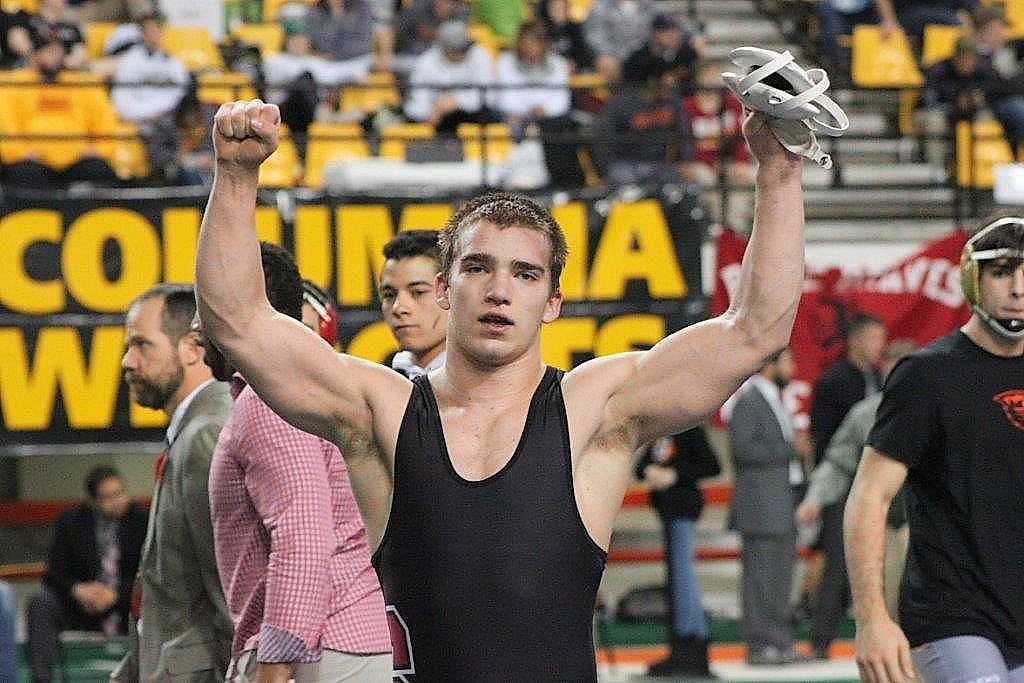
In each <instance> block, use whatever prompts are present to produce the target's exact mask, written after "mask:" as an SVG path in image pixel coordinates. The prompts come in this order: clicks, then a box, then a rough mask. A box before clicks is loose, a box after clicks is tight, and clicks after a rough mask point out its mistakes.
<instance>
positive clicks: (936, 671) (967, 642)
mask: <svg viewBox="0 0 1024 683" xmlns="http://www.w3.org/2000/svg"><path fill="white" fill-rule="evenodd" d="M910 654H911V656H912V657H913V658H914V666H915V667H917V674H918V676H920V677H921V680H923V681H924V682H925V683H1024V665H1021V666H1018V667H1017V668H1015V669H1013V670H1009V669H1007V668H1006V661H1005V660H1004V659H1003V655H1002V653H1001V652H999V648H998V647H996V645H995V643H993V642H992V641H991V640H989V639H988V638H982V637H981V636H955V637H953V638H943V639H941V640H933V641H932V642H930V643H925V644H924V645H920V646H918V647H915V648H914V649H913V650H911V652H910Z"/></svg>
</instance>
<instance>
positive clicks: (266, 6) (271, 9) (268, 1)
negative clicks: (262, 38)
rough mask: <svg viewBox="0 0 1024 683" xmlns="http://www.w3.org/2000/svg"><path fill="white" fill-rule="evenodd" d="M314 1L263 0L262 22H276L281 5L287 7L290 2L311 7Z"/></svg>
mask: <svg viewBox="0 0 1024 683" xmlns="http://www.w3.org/2000/svg"><path fill="white" fill-rule="evenodd" d="M314 1H315V0H263V21H267V22H269V21H277V13H278V12H279V11H280V10H281V6H282V5H287V4H288V3H290V2H305V3H306V4H307V5H312V4H313V2H314Z"/></svg>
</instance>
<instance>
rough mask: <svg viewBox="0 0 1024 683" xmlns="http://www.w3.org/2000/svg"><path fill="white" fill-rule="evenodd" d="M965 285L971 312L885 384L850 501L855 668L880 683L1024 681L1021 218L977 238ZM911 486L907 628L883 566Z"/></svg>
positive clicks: (904, 606)
mask: <svg viewBox="0 0 1024 683" xmlns="http://www.w3.org/2000/svg"><path fill="white" fill-rule="evenodd" d="M961 282H962V285H963V290H964V296H965V297H966V299H967V300H968V301H969V302H970V304H971V307H972V311H973V315H972V316H971V318H970V320H969V321H968V322H967V323H966V324H965V325H964V326H963V327H962V328H960V329H959V330H957V331H955V332H953V333H951V334H949V335H947V336H945V337H943V338H941V339H939V340H937V341H935V342H933V343H931V344H929V345H928V346H926V347H925V348H923V349H921V350H920V351H919V352H917V353H915V354H914V355H912V356H910V357H909V358H908V359H906V360H904V361H903V362H902V363H900V364H899V365H898V366H897V367H896V368H895V369H894V370H893V372H892V374H891V375H890V376H889V378H888V380H887V382H886V386H885V391H884V396H883V399H882V403H881V405H880V406H879V408H878V413H877V416H876V420H875V425H874V427H873V429H872V431H871V434H870V436H869V437H868V446H867V447H866V448H865V450H864V456H863V458H862V460H861V464H860V468H859V471H858V473H857V477H856V479H855V481H854V484H853V488H852V489H851V492H850V498H849V502H848V504H847V506H846V520H845V522H846V558H847V564H848V567H849V574H850V585H851V588H852V590H853V600H854V608H855V612H856V615H855V616H856V620H857V641H856V645H857V665H858V667H859V668H860V672H861V676H862V677H863V679H864V680H866V681H870V682H872V683H874V682H880V683H884V682H888V681H900V680H904V679H906V678H910V677H911V676H912V675H913V674H914V668H915V666H916V668H917V670H918V673H919V674H920V676H921V678H922V679H924V680H925V681H950V680H958V681H959V680H963V681H1024V582H1022V581H1021V576H1020V571H1021V567H1024V496H1022V495H1021V492H1022V491H1024V457H1022V456H1024V218H1020V217H1004V218H999V219H996V220H994V221H992V222H990V223H988V224H987V225H986V226H985V227H984V228H982V229H981V230H980V231H978V232H977V233H976V234H975V235H974V237H972V238H971V239H970V240H968V242H967V245H966V246H965V247H964V252H963V257H962V259H961ZM904 479H906V482H907V492H908V516H909V523H910V548H909V551H908V556H907V567H906V573H905V575H904V577H903V582H902V584H901V590H900V602H899V617H900V625H901V626H902V628H903V630H902V631H901V630H900V626H897V625H896V623H895V622H894V621H893V619H892V617H891V616H890V615H889V614H888V613H887V612H886V609H885V602H884V599H883V592H882V567H883V561H884V554H885V553H884V549H883V543H884V537H885V531H884V530H885V514H886V510H887V509H888V507H889V501H890V500H891V499H892V497H893V495H894V494H895V493H896V491H897V490H898V489H899V487H900V485H901V484H902V483H903V482H904ZM911 647H912V648H913V652H911Z"/></svg>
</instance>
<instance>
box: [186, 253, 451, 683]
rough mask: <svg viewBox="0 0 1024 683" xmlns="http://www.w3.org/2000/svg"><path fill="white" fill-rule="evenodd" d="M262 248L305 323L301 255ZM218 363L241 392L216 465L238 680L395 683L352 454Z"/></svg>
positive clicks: (269, 277) (273, 285)
mask: <svg viewBox="0 0 1024 683" xmlns="http://www.w3.org/2000/svg"><path fill="white" fill-rule="evenodd" d="M260 251H261V256H262V263H263V274H264V278H263V279H264V282H265V285H266V292H267V297H268V298H269V300H270V302H271V305H272V306H274V308H275V309H276V310H277V311H278V312H279V313H280V314H282V315H286V316H290V317H292V318H295V319H299V318H300V317H301V315H302V298H303V286H302V278H301V277H300V276H299V270H298V268H297V267H296V266H295V262H294V261H293V260H292V257H291V254H289V253H288V252H286V251H285V250H284V249H281V248H280V247H277V246H274V245H272V244H268V243H266V242H263V243H261V244H260ZM432 303H433V302H432ZM434 305H435V306H437V304H436V303H435V304H434ZM197 322H198V320H197ZM203 346H204V348H205V349H206V356H213V355H220V354H219V352H218V351H217V350H216V349H215V348H211V346H210V344H209V342H207V341H205V340H204V341H203ZM204 357H205V356H204ZM212 369H215V370H217V371H218V379H222V380H230V381H231V383H232V395H233V396H234V397H235V403H234V407H233V408H232V409H231V415H230V416H229V417H228V421H227V422H226V423H225V425H224V429H223V430H222V431H221V434H220V436H219V438H218V440H217V448H216V450H215V451H214V454H213V461H212V463H211V465H210V513H211V516H212V519H213V532H214V534H213V535H214V543H215V545H216V549H217V552H216V557H217V569H218V571H219V573H220V577H221V582H222V584H223V585H224V587H225V596H226V598H227V601H228V607H229V608H230V610H231V616H232V618H233V620H234V623H235V636H234V642H233V645H232V650H231V665H230V667H229V669H228V672H227V676H228V680H231V681H234V682H235V683H256V682H257V681H259V682H261V683H262V682H263V681H272V680H280V681H287V680H288V679H289V678H292V677H294V679H295V680H298V681H312V680H316V681H341V680H365V681H371V680H376V681H383V680H388V679H389V678H390V676H391V672H392V666H391V638H390V633H389V631H388V623H387V613H386V611H385V607H384V597H383V594H382V593H381V589H380V584H379V583H378V581H377V575H376V574H375V573H374V570H373V567H372V565H371V564H370V551H369V545H368V541H367V537H366V529H365V528H364V527H363V522H362V519H361V518H360V516H359V509H358V508H357V507H356V501H355V497H354V496H353V494H352V487H351V485H350V483H349V474H348V468H347V467H346V465H345V461H344V460H343V459H342V457H341V453H340V452H339V451H338V448H337V447H336V446H335V445H334V444H332V443H330V442H327V441H324V440H323V439H320V438H317V437H315V436H313V435H311V434H307V433H306V432H303V431H300V430H299V429H296V428H295V427H293V426H291V425H290V424H288V423H287V422H285V421H284V419H283V418H281V417H279V416H278V415H276V414H275V413H274V412H273V411H272V410H271V409H270V407H269V406H268V405H267V404H266V403H264V402H263V401H262V400H261V399H260V398H259V397H258V396H256V394H255V392H254V391H253V390H252V388H251V387H249V386H248V385H247V384H246V382H245V379H244V378H243V377H242V376H241V375H240V374H237V373H234V372H233V371H231V372H228V373H225V374H219V373H220V372H223V371H224V370H229V368H226V367H225V365H223V364H220V363H216V364H214V366H212Z"/></svg>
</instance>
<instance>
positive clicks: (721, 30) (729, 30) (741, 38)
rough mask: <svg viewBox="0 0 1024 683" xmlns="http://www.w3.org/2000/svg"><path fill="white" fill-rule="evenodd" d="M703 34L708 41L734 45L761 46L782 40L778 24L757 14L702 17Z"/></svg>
mask: <svg viewBox="0 0 1024 683" xmlns="http://www.w3.org/2000/svg"><path fill="white" fill-rule="evenodd" d="M697 16H698V17H700V18H702V19H703V20H704V35H705V36H706V37H707V39H708V42H712V41H714V42H716V43H733V44H734V47H736V46H740V45H757V46H758V47H763V45H762V43H764V42H779V41H782V40H784V38H783V36H782V33H781V32H780V31H779V28H778V26H776V25H775V22H773V21H772V20H771V19H765V18H762V17H760V16H758V15H756V14H755V15H750V17H742V18H741V17H739V16H735V17H715V18H704V17H701V15H699V14H698V15H697Z"/></svg>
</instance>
